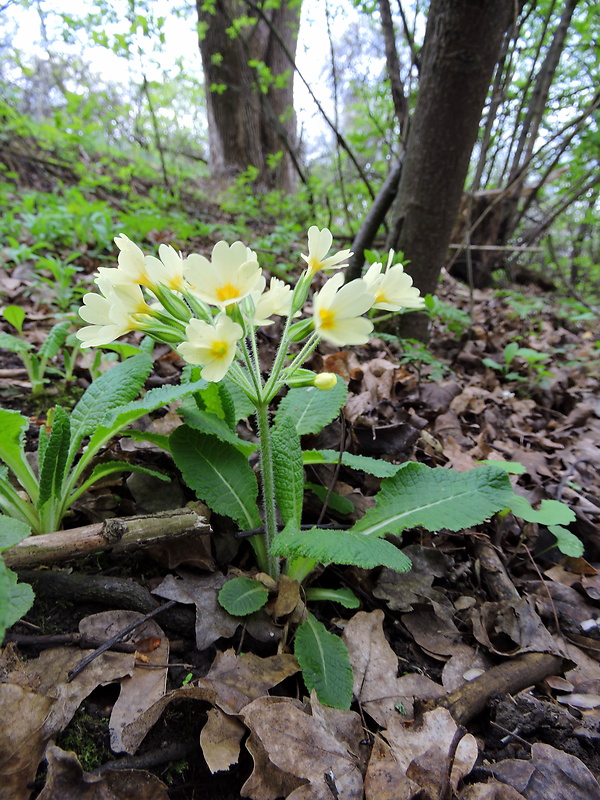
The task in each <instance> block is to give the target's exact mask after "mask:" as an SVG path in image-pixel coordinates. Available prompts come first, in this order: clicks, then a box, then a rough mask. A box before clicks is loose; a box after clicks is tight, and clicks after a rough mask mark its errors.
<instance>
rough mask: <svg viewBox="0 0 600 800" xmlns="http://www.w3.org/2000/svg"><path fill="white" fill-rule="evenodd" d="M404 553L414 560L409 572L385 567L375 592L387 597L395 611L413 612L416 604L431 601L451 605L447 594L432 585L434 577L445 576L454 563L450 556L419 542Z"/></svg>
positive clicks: (437, 604)
mask: <svg viewBox="0 0 600 800" xmlns="http://www.w3.org/2000/svg"><path fill="white" fill-rule="evenodd" d="M402 552H403V553H404V554H405V555H406V556H408V557H409V558H410V560H411V562H412V565H413V567H412V569H411V570H410V571H409V572H396V571H395V570H392V569H387V568H385V569H383V570H382V571H381V574H380V576H379V578H378V580H377V584H376V587H375V589H374V591H373V594H374V595H375V597H378V598H380V599H381V600H385V601H386V603H387V604H388V606H389V608H390V609H392V611H412V610H413V604H415V603H419V602H423V600H426V601H429V602H431V603H432V604H433V606H434V607H436V606H447V607H448V608H449V609H451V610H453V609H452V605H451V603H450V601H449V600H448V598H447V597H446V595H445V594H444V593H443V592H441V591H439V590H438V589H434V588H432V586H431V584H432V582H433V579H434V578H441V577H446V576H447V575H448V574H449V571H450V568H451V566H452V561H451V559H450V558H448V556H446V555H444V554H443V553H441V552H440V551H439V550H434V549H433V548H431V547H421V546H420V545H409V546H408V547H404V548H402Z"/></svg>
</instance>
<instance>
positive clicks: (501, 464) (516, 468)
mask: <svg viewBox="0 0 600 800" xmlns="http://www.w3.org/2000/svg"><path fill="white" fill-rule="evenodd" d="M477 463H478V464H483V466H484V467H495V468H496V469H502V470H504V472H508V474H509V475H524V474H525V473H526V472H527V467H526V466H525V465H524V464H521V463H520V462H519V461H496V460H495V459H493V458H488V459H486V460H485V461H478V462H477Z"/></svg>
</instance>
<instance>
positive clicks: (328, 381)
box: [313, 372, 337, 392]
mask: <svg viewBox="0 0 600 800" xmlns="http://www.w3.org/2000/svg"><path fill="white" fill-rule="evenodd" d="M336 384H337V375H336V374H335V373H334V372H321V373H320V374H319V375H317V376H316V378H315V379H314V381H313V386H316V387H317V389H321V391H323V392H328V391H329V390H330V389H333V387H334V386H335V385H336Z"/></svg>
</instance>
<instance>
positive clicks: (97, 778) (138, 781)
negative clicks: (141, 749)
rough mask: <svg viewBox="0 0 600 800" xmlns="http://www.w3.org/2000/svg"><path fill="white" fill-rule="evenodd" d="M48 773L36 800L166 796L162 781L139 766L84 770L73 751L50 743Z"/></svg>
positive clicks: (145, 799)
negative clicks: (94, 770) (97, 770)
mask: <svg viewBox="0 0 600 800" xmlns="http://www.w3.org/2000/svg"><path fill="white" fill-rule="evenodd" d="M46 759H47V761H48V775H47V778H46V785H45V786H44V788H43V789H42V791H41V793H40V794H39V795H38V800H169V792H168V790H167V787H166V786H165V784H164V783H163V782H162V781H161V780H160V779H159V778H157V777H156V775H152V773H150V772H146V771H145V770H141V769H119V770H107V771H106V772H103V773H102V774H100V775H94V774H93V773H89V772H84V770H83V768H82V766H81V764H80V763H79V760H78V758H77V756H76V755H75V753H69V752H66V751H65V750H61V748H60V747H56V745H50V746H49V747H48V749H47V751H46Z"/></svg>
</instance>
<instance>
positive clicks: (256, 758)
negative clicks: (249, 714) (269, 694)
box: [240, 697, 307, 800]
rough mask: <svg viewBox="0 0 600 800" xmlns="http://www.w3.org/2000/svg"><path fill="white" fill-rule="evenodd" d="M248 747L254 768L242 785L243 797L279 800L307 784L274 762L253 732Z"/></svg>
mask: <svg viewBox="0 0 600 800" xmlns="http://www.w3.org/2000/svg"><path fill="white" fill-rule="evenodd" d="M271 699H272V700H273V701H274V702H275V701H279V702H281V701H283V700H284V698H280V697H273V698H271ZM246 749H247V750H248V752H249V753H250V755H251V756H252V760H253V762H254V769H253V770H252V774H251V775H250V777H249V778H248V780H247V781H246V782H245V783H244V785H243V786H242V789H241V791H240V795H241V797H251V798H253V800H278V798H280V797H289V796H290V794H291V793H292V792H293V791H294V790H295V789H298V788H299V787H300V786H304V785H306V784H307V781H304V780H301V779H300V778H296V777H295V776H294V775H290V774H289V773H288V772H284V771H283V770H281V769H279V767H276V766H275V764H272V763H271V761H269V756H268V754H267V751H266V750H265V748H264V747H263V745H262V743H261V741H260V739H259V738H258V737H257V736H255V735H254V734H253V733H251V734H250V736H249V737H248V739H247V741H246Z"/></svg>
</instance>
